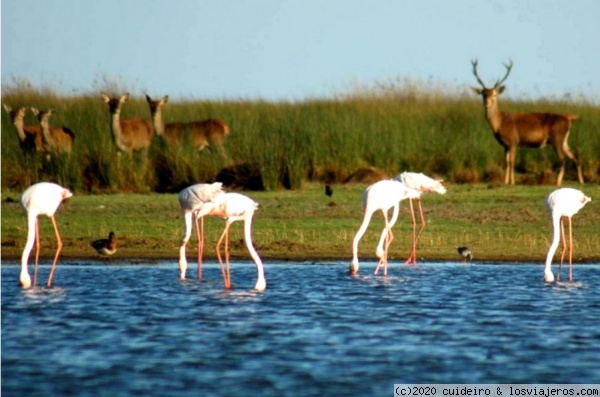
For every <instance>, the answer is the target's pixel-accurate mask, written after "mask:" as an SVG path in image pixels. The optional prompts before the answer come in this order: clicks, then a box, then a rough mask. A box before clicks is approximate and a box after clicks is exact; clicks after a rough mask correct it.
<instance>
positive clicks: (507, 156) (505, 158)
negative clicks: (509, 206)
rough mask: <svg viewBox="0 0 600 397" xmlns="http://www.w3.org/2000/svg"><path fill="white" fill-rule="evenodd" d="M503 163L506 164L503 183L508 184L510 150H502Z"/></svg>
mask: <svg viewBox="0 0 600 397" xmlns="http://www.w3.org/2000/svg"><path fill="white" fill-rule="evenodd" d="M504 164H506V168H505V172H504V184H505V185H508V184H509V183H510V152H509V151H508V149H505V150H504Z"/></svg>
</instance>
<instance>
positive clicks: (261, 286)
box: [254, 277, 267, 292]
mask: <svg viewBox="0 0 600 397" xmlns="http://www.w3.org/2000/svg"><path fill="white" fill-rule="evenodd" d="M254 289H255V290H257V291H259V292H262V291H264V290H265V289H267V282H266V281H265V278H264V277H259V278H258V280H256V284H255V285H254Z"/></svg>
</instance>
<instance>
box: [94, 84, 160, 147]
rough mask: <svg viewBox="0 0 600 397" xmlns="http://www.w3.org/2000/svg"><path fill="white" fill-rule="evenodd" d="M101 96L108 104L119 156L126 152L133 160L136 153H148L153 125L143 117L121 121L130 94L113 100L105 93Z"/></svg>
mask: <svg viewBox="0 0 600 397" xmlns="http://www.w3.org/2000/svg"><path fill="white" fill-rule="evenodd" d="M101 94H102V98H103V99H104V101H105V102H106V103H108V109H109V111H110V116H111V124H110V129H111V132H112V137H113V142H114V144H115V146H116V147H117V150H118V151H119V154H120V153H122V152H126V153H128V154H129V158H133V157H132V155H133V152H134V151H136V152H137V151H144V152H145V153H147V152H148V149H149V148H150V143H151V142H152V135H153V130H152V124H150V122H149V121H148V120H145V119H143V118H141V117H135V118H131V119H126V120H121V115H120V114H121V107H122V106H123V104H124V103H125V102H127V99H129V93H126V94H124V95H123V96H122V97H121V98H117V97H115V98H111V97H109V96H108V95H107V94H106V93H104V92H102V93H101Z"/></svg>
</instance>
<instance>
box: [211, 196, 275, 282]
mask: <svg viewBox="0 0 600 397" xmlns="http://www.w3.org/2000/svg"><path fill="white" fill-rule="evenodd" d="M257 209H258V203H257V202H255V201H254V200H252V199H250V198H249V197H247V196H244V195H243V194H240V193H225V194H222V195H219V196H217V197H215V198H214V199H213V200H212V201H210V202H209V203H207V204H206V205H205V209H203V210H202V211H201V214H202V213H205V214H206V215H212V216H217V217H219V218H223V219H225V229H224V230H223V233H222V234H221V237H220V238H219V241H218V242H217V257H218V258H219V265H220V266H221V272H222V273H223V282H224V283H225V288H226V289H231V273H230V266H229V228H230V226H231V224H232V223H233V222H235V221H244V240H245V241H246V247H247V248H248V251H249V252H250V256H251V257H252V259H253V260H254V263H255V264H256V273H257V278H256V284H255V285H254V289H255V290H257V291H264V290H265V289H266V288H267V283H266V281H265V272H264V267H263V264H262V261H261V260H260V257H259V256H258V254H257V253H256V250H255V249H254V246H253V245H252V232H251V229H252V217H253V216H254V212H255V211H256V210H257ZM223 239H225V265H226V266H225V267H223V261H222V260H221V243H222V242H223Z"/></svg>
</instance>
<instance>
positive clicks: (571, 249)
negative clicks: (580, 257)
mask: <svg viewBox="0 0 600 397" xmlns="http://www.w3.org/2000/svg"><path fill="white" fill-rule="evenodd" d="M569 281H571V282H572V281H573V230H572V228H571V217H569Z"/></svg>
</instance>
